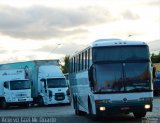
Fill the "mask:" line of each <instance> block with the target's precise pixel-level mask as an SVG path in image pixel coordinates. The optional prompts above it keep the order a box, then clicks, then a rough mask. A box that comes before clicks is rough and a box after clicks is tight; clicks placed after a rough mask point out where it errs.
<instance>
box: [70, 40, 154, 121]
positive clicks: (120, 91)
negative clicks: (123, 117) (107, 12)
mask: <svg viewBox="0 0 160 123" xmlns="http://www.w3.org/2000/svg"><path fill="white" fill-rule="evenodd" d="M69 79H70V86H71V95H72V97H73V104H74V109H75V114H76V115H80V114H81V113H82V112H86V113H88V114H89V115H90V116H102V115H103V116H107V115H110V114H116V113H133V114H134V116H135V117H136V118H141V117H144V116H145V115H146V112H150V111H152V100H153V84H152V74H151V62H150V55H149V48H148V46H147V44H146V43H145V42H142V41H126V40H121V39H100V40H96V41H94V42H93V43H91V44H90V45H89V46H88V47H86V48H85V49H84V50H82V51H80V52H78V53H76V54H75V55H73V56H72V57H71V59H70V73H69Z"/></svg>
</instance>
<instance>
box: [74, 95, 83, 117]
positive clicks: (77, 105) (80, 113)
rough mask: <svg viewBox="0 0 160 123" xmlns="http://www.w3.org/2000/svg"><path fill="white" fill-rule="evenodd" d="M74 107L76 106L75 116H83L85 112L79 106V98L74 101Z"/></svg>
mask: <svg viewBox="0 0 160 123" xmlns="http://www.w3.org/2000/svg"><path fill="white" fill-rule="evenodd" d="M74 105H75V109H74V110H75V115H78V116H82V115H83V114H84V112H83V111H80V110H79V104H78V101H77V98H76V99H75V100H74Z"/></svg>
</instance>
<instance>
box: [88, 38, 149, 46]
mask: <svg viewBox="0 0 160 123" xmlns="http://www.w3.org/2000/svg"><path fill="white" fill-rule="evenodd" d="M122 45H147V44H146V43H145V42H143V41H128V40H121V39H99V40H96V41H94V42H93V43H92V44H91V47H101V46H122Z"/></svg>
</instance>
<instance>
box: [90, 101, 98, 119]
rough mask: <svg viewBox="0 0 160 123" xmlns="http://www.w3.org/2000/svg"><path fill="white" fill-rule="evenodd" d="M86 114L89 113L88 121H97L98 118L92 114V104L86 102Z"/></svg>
mask: <svg viewBox="0 0 160 123" xmlns="http://www.w3.org/2000/svg"><path fill="white" fill-rule="evenodd" d="M88 112H89V114H88V116H89V118H90V119H92V120H99V118H100V117H99V116H97V115H94V114H93V110H92V104H91V103H90V101H89V102H88Z"/></svg>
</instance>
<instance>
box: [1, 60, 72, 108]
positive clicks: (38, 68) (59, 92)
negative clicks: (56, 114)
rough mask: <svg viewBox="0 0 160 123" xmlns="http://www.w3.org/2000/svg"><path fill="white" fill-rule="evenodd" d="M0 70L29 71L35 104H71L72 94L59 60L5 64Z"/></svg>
mask: <svg viewBox="0 0 160 123" xmlns="http://www.w3.org/2000/svg"><path fill="white" fill-rule="evenodd" d="M0 68H12V69H13V68H17V69H18V68H23V69H25V71H29V73H30V74H28V75H27V76H28V77H29V78H30V80H31V81H32V84H31V95H32V98H33V103H34V104H38V105H40V106H42V105H49V104H60V103H66V104H70V103H71V101H70V93H69V88H68V84H67V82H66V79H65V76H64V75H63V73H62V71H61V69H60V66H59V60H33V61H26V62H16V63H10V64H3V65H1V66H0Z"/></svg>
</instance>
